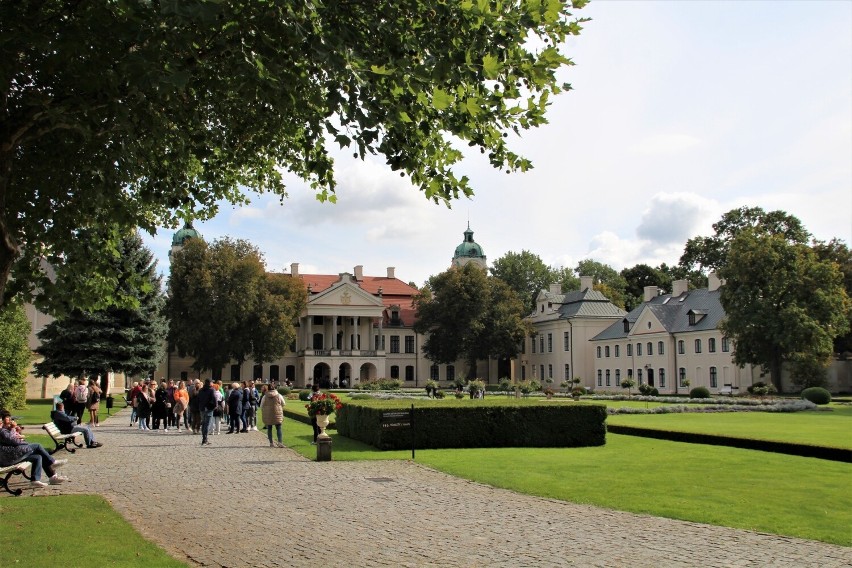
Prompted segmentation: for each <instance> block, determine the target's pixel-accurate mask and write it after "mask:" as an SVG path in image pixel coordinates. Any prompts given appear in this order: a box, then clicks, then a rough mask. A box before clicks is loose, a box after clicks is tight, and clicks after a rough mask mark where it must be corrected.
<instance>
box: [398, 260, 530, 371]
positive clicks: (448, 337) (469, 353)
mask: <svg viewBox="0 0 852 568" xmlns="http://www.w3.org/2000/svg"><path fill="white" fill-rule="evenodd" d="M414 306H415V309H416V310H417V321H416V323H415V324H414V330H415V331H416V332H417V333H422V334H425V335H427V338H426V340H425V341H424V343H423V351H424V353H425V354H426V356H427V357H428V358H429V359H431V360H432V361H434V362H435V363H446V364H449V363H454V362H456V361H457V360H458V359H464V360H465V361H467V363H468V378H470V379H475V378H476V361H477V360H478V359H487V358H489V357H495V358H507V357H514V356H516V355H517V354H518V351H519V350H520V345H521V341H522V340H523V339H524V337H525V336H526V335H528V334H529V331H530V328H529V325H528V324H527V323H526V322H525V321H524V320H523V316H524V312H525V309H524V305H523V303H522V302H521V300H520V299H519V298H518V295H517V294H516V293H515V292H514V291H513V290H512V289H511V288H510V287H509V286H508V285H507V284H506V283H505V282H503V281H502V280H500V279H498V278H494V277H489V276H488V275H487V274H486V273H485V271H484V270H482V269H481V268H479V267H478V266H476V265H474V264H466V265H465V266H464V267H463V268H451V269H450V270H447V271H446V272H442V273H441V274H438V275H437V276H433V277H432V278H430V279H429V284H428V286H427V287H426V289H424V291H423V292H421V293H420V295H418V296H417V297H415V300H414Z"/></svg>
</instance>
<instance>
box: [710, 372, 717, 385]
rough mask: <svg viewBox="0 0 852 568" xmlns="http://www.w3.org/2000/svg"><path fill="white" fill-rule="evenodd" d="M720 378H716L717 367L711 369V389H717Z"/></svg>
mask: <svg viewBox="0 0 852 568" xmlns="http://www.w3.org/2000/svg"><path fill="white" fill-rule="evenodd" d="M717 381H718V377H717V376H716V367H710V388H711V389H715V388H717V386H718V385H717Z"/></svg>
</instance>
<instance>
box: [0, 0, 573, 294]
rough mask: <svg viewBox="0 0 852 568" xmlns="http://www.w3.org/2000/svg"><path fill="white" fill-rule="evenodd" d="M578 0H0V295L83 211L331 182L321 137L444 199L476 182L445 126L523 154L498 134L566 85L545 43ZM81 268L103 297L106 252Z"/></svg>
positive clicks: (64, 237)
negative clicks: (299, 181) (287, 178)
mask: <svg viewBox="0 0 852 568" xmlns="http://www.w3.org/2000/svg"><path fill="white" fill-rule="evenodd" d="M585 3H586V0H573V2H567V1H564V0H532V1H531V0H506V1H502V2H497V1H493V0H491V1H489V0H476V1H472V0H461V1H458V2H456V1H453V2H446V1H444V0H392V1H391V0H377V1H374V2H358V1H352V0H343V1H339V2H293V1H290V0H266V1H259V0H233V1H228V2H219V1H213V0H180V1H175V0H161V1H156V2H150V1H144V0H129V1H123V2H65V1H60V0H45V1H42V2H2V3H0V93H1V94H2V101H3V108H2V120H0V302H2V301H4V300H2V298H5V297H7V296H8V294H2V293H3V292H5V287H7V286H9V287H10V290H9V293H14V292H19V291H24V292H30V293H31V292H33V291H34V290H39V289H43V286H41V285H42V284H44V283H45V276H44V275H43V274H42V273H41V272H40V271H39V265H38V260H39V259H40V258H45V259H46V260H47V261H48V262H49V263H50V264H52V265H53V266H59V265H60V264H61V263H62V261H63V259H64V253H65V252H66V251H67V249H68V248H71V247H73V246H74V245H75V243H76V241H75V238H76V233H77V231H78V230H79V229H80V228H81V227H89V226H99V225H102V224H104V222H105V221H106V220H110V221H112V222H116V223H117V224H118V225H119V227H120V228H121V229H126V228H129V227H137V226H138V227H141V228H142V229H144V230H147V231H149V232H154V231H155V230H156V227H157V226H158V225H165V226H175V224H176V223H177V222H178V220H179V219H180V218H183V219H189V218H193V217H198V218H205V217H208V216H211V215H213V214H215V212H216V202H217V201H219V200H221V199H228V200H230V201H232V202H234V203H239V202H241V201H242V200H243V199H244V198H243V195H242V191H243V190H244V189H245V188H250V189H251V190H254V191H258V192H264V191H269V192H274V193H276V194H278V195H281V196H282V197H283V196H284V195H286V189H285V185H284V182H283V178H282V171H289V172H292V173H294V174H295V175H297V176H299V177H301V178H303V179H305V180H308V181H310V182H311V184H312V186H313V187H314V188H315V190H316V191H317V192H318V197H319V198H320V199H323V200H324V199H330V200H333V199H334V195H333V192H334V188H335V183H334V176H333V161H332V159H331V156H330V150H329V145H332V144H336V145H339V146H340V147H350V148H352V151H353V153H354V154H355V155H356V156H360V157H361V158H363V157H364V156H365V155H366V154H379V155H382V156H383V157H384V158H385V159H386V161H387V163H388V165H389V166H390V167H391V168H392V169H394V170H399V171H400V172H401V173H402V174H403V175H408V176H409V177H410V179H411V181H412V183H413V185H414V186H416V187H417V188H419V189H420V190H422V191H423V192H424V194H425V196H426V197H428V198H430V199H433V200H435V201H438V202H440V201H445V202H449V201H450V200H452V199H455V198H458V197H459V195H469V194H471V193H472V191H471V187H470V185H469V183H468V180H467V178H465V177H459V176H457V175H456V174H455V173H454V171H453V166H454V164H455V163H457V162H458V161H459V160H460V159H461V156H462V154H461V152H460V151H459V150H458V148H455V147H454V146H453V141H461V142H462V143H465V144H468V145H470V146H473V147H476V148H479V149H480V150H481V151H482V153H484V154H487V158H488V160H489V162H490V163H491V164H492V165H493V166H494V167H497V168H508V169H510V170H518V169H519V170H525V169H527V168H529V167H530V163H529V162H528V161H527V160H526V159H524V158H523V157H521V156H518V155H517V154H515V153H514V152H512V151H511V150H510V149H509V147H508V145H507V134H508V133H509V132H520V130H522V129H526V128H530V127H535V126H538V125H541V124H543V123H544V122H545V110H546V107H547V105H548V101H549V97H550V96H551V95H554V94H557V93H559V92H561V91H563V90H565V89H567V88H569V86H568V85H562V84H559V83H558V81H557V79H556V72H557V71H558V70H559V69H560V68H562V67H564V66H567V65H570V64H571V61H570V60H569V59H568V58H567V57H566V56H565V55H564V54H563V53H562V52H561V51H560V47H559V46H560V44H561V43H562V42H563V40H565V39H566V37H568V36H569V35H576V34H579V33H580V30H581V23H582V22H583V19H575V18H574V17H573V16H572V14H571V11H572V10H573V9H577V8H581V7H582V6H583V5H584V4H585ZM105 238H106V237H105ZM117 242H118V238H117V237H116V236H113V237H112V238H110V239H109V241H108V244H110V245H111V246H115V245H116V243H117ZM13 265H14V268H13ZM87 268H88V269H89V270H90V271H91V272H93V273H95V274H99V275H100V277H101V279H100V280H102V281H101V282H96V284H97V285H96V286H94V285H93V286H90V288H91V287H94V288H97V289H95V290H90V291H91V293H90V294H79V295H76V296H75V301H77V302H80V303H85V302H86V301H91V300H93V299H95V298H99V297H107V298H109V297H110V294H111V291H112V289H113V287H114V286H113V284H114V283H115V282H116V281H117V275H116V274H115V273H114V272H112V271H111V270H110V267H109V264H108V263H102V262H100V259H99V258H93V259H91V261H90V263H89V264H88V265H87ZM10 275H14V279H13V280H11V281H10V280H9V278H10Z"/></svg>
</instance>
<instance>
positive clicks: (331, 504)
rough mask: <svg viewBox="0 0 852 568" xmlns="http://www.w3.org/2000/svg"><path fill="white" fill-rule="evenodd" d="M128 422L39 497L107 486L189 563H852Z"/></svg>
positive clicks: (145, 531)
mask: <svg viewBox="0 0 852 568" xmlns="http://www.w3.org/2000/svg"><path fill="white" fill-rule="evenodd" d="M128 422H129V410H122V411H120V412H118V413H117V414H114V415H113V416H112V417H111V418H109V419H107V420H105V421H103V422H102V423H101V426H100V427H99V428H98V430H97V436H98V439H99V441H102V442H103V443H104V446H103V447H102V448H99V449H95V450H88V449H81V450H78V451H77V453H76V454H74V455H68V456H67V457H68V458H69V462H70V463H69V464H68V465H67V466H66V467H65V469H64V470H63V473H64V474H66V475H68V476H70V477H71V479H72V481H71V482H70V483H65V484H62V485H58V486H51V487H49V488H47V489H45V490H40V491H39V493H41V492H44V493H50V494H72V493H97V494H100V495H103V496H104V497H105V498H106V499H107V500H108V501H109V502H110V503H111V504H112V506H113V507H114V508H115V509H116V510H117V511H118V512H119V513H120V514H121V515H123V516H124V517H125V518H126V519H127V520H128V521H129V522H130V523H131V524H132V525H133V526H134V527H136V528H137V529H138V530H139V531H140V533H141V534H142V535H144V536H145V537H146V538H148V539H149V540H151V541H152V542H155V543H156V544H158V545H159V546H161V547H162V548H163V549H165V550H166V551H167V552H168V553H169V554H171V555H172V556H174V557H175V558H178V559H180V560H182V561H184V562H186V563H187V564H189V565H190V566H210V567H228V568H231V567H234V568H236V567H241V566H259V567H267V568H275V567H279V566H287V567H312V566H322V567H336V566H410V567H420V566H430V567H440V566H453V567H457V566H464V567H480V566H481V567H485V566H488V567H504V566H505V567H512V568H517V567H524V566H530V567H548V566H583V567H593V566H602V567H603V566H606V567H612V566H631V567H645V566H647V567H659V566H665V567H673V568H676V567H692V566H701V567H707V566H710V567H716V566H718V567H732V566H744V567H762V566H780V567H787V566H789V567H795V568H810V567H813V568H817V567H819V568H823V567H827V566H828V567H834V566H836V567H841V566H845V567H850V566H852V548H844V547H840V546H834V545H830V544H824V543H820V542H814V541H808V540H803V539H795V538H789V537H781V536H777V535H771V534H765V533H758V532H751V531H743V530H738V529H729V528H724V527H716V526H711V525H703V524H700V523H692V522H684V521H676V520H672V519H664V518H660V517H651V516H648V515H637V514H633V513H624V512H619V511H612V510H608V509H602V508H598V507H593V506H589V505H576V504H572V503H565V502H562V501H557V500H553V499H544V498H539V497H531V496H528V495H520V494H517V493H514V492H512V491H507V490H503V489H497V488H493V487H489V486H487V485H483V484H480V483H474V482H470V481H467V480H463V479H458V478H455V477H452V476H450V475H447V474H444V473H441V472H438V471H435V470H432V469H430V468H428V467H425V466H422V465H419V464H417V463H412V462H409V461H366V462H334V461H332V462H325V463H317V462H313V461H311V460H307V459H305V458H303V457H301V456H300V455H298V454H296V453H295V452H294V451H292V450H290V449H278V448H269V446H268V443H267V439H266V436H265V433H264V432H250V433H248V434H240V435H230V436H228V435H224V434H222V435H219V436H211V437H210V441H211V442H212V446H206V447H202V446H201V445H200V442H201V440H200V437H199V436H197V435H192V434H185V433H183V432H181V433H178V432H169V433H168V434H163V433H161V434H157V433H151V432H140V431H139V430H138V429H135V428H129V427H128V426H127V424H128ZM377 478H390V479H392V481H390V482H376V481H372V480H374V479H377ZM424 487H440V488H441V490H440V491H439V492H432V491H423V488H424ZM140 488H142V490H140ZM9 498H12V497H11V496H10V497H9ZM318 502H322V507H320V508H319V509H320V510H317V509H318V507H317V503H318ZM578 536H580V537H582V538H581V539H580V540H578V539H577V537H578ZM329 550H332V551H333V552H328V551H329ZM319 551H322V552H319Z"/></svg>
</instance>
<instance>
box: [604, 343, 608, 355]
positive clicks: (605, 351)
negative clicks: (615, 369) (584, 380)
mask: <svg viewBox="0 0 852 568" xmlns="http://www.w3.org/2000/svg"><path fill="white" fill-rule="evenodd" d="M604 357H609V345H606V346H604Z"/></svg>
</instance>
